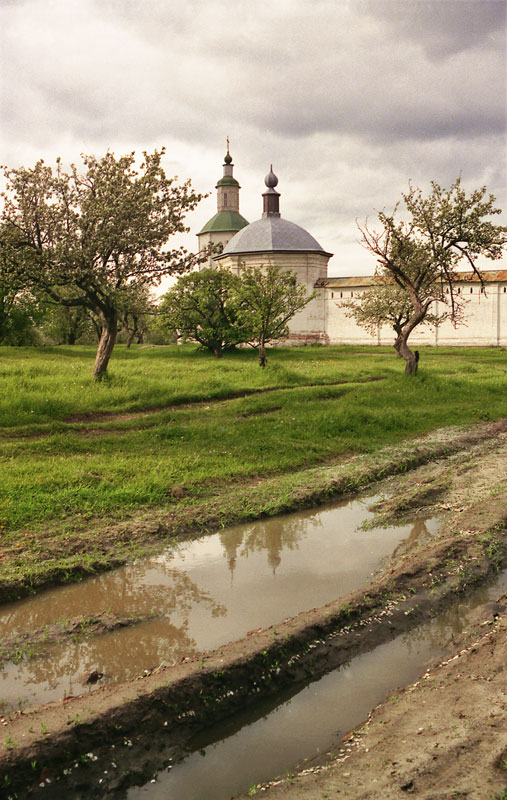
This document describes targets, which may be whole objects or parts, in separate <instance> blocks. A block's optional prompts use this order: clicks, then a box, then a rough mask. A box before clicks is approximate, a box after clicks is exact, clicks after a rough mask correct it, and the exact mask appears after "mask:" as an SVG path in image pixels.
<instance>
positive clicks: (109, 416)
mask: <svg viewBox="0 0 507 800" xmlns="http://www.w3.org/2000/svg"><path fill="white" fill-rule="evenodd" d="M385 380H386V378H385V376H383V375H379V376H376V377H372V378H358V379H357V380H354V381H331V382H329V383H302V384H297V385H294V384H293V383H291V384H288V385H287V386H270V387H268V388H266V389H247V390H245V389H243V390H242V391H241V392H232V393H231V394H227V395H224V396H223V397H207V398H205V399H199V400H190V401H183V402H181V403H178V402H174V403H167V404H166V405H163V406H154V407H153V408H146V409H139V410H138V411H126V412H125V413H123V414H117V413H116V412H114V411H111V412H109V411H101V412H90V413H87V414H73V415H71V416H69V417H65V419H64V420H63V422H65V423H73V422H100V421H101V420H106V421H107V422H123V421H124V420H131V419H138V418H140V417H146V416H149V415H150V414H159V413H160V412H161V411H170V410H174V409H179V408H199V407H200V406H203V405H207V406H208V405H211V404H213V405H217V404H219V403H225V402H227V401H228V400H239V399H241V398H243V397H251V396H252V395H257V394H270V393H272V392H282V391H284V392H287V391H294V389H311V388H316V387H319V386H323V387H325V386H344V385H349V384H350V385H352V386H355V385H356V384H358V383H359V384H361V383H376V382H377V381H385Z"/></svg>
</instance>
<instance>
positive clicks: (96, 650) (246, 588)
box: [0, 497, 438, 708]
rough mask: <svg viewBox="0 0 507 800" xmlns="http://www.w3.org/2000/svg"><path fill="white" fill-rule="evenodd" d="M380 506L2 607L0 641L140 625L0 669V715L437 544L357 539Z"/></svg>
mask: <svg viewBox="0 0 507 800" xmlns="http://www.w3.org/2000/svg"><path fill="white" fill-rule="evenodd" d="M377 499H378V498H375V497H369V498H363V499H359V500H354V501H352V502H348V503H343V502H341V503H338V504H335V505H333V506H328V507H326V508H321V509H319V510H318V511H315V509H312V510H305V511H302V512H299V513H295V514H288V515H285V516H282V517H275V518H272V519H269V520H263V521H257V522H255V523H248V524H245V525H237V526H234V527H231V528H228V529H226V530H224V531H221V532H219V533H216V534H214V535H211V536H206V537H203V538H202V539H199V540H196V541H192V542H187V543H182V544H181V545H180V546H179V547H178V548H177V549H171V550H168V551H166V552H165V553H164V554H162V555H159V556H157V557H155V558H151V559H147V560H143V561H138V562H135V563H133V564H130V565H128V566H125V567H123V568H120V569H117V570H114V571H113V572H109V573H105V574H103V575H99V576H97V577H94V578H90V579H87V580H86V581H83V582H81V583H79V584H73V585H72V586H66V587H58V588H55V589H52V590H48V591H46V592H44V593H42V594H40V595H37V596H35V597H33V598H26V599H24V600H21V601H18V602H16V603H11V604H8V605H4V606H2V607H1V608H0V638H4V637H7V636H8V637H9V638H11V637H12V636H13V635H15V634H16V633H18V634H19V633H22V632H33V631H38V630H39V631H40V630H43V629H44V628H45V626H47V625H51V624H54V623H55V622H57V621H58V620H61V621H62V624H63V622H64V621H66V620H69V619H72V618H74V617H78V616H86V615H93V614H98V613H100V612H105V611H108V612H111V613H112V614H116V615H119V616H122V617H130V616H132V617H134V616H135V617H143V618H146V617H148V619H144V620H143V621H141V622H137V623H135V624H133V625H132V626H130V627H120V628H117V629H116V630H114V631H111V632H107V633H104V634H101V635H99V636H94V637H84V638H79V637H74V639H72V638H71V637H69V641H65V643H57V644H47V643H45V644H42V643H41V644H39V645H37V646H36V647H35V648H34V649H35V650H38V651H39V654H38V655H36V656H34V657H31V658H23V659H22V660H21V661H20V663H18V664H12V663H5V664H4V665H3V666H2V667H1V668H0V699H2V700H3V701H4V707H5V708H12V707H13V706H17V705H20V704H33V703H42V702H48V701H50V700H56V699H60V698H62V697H63V696H64V695H65V694H79V693H81V692H82V691H83V686H82V678H83V675H87V674H89V673H90V672H92V671H93V670H96V669H98V670H99V671H100V672H103V673H104V674H105V676H106V677H105V679H106V680H108V681H124V680H128V679H129V678H132V677H134V676H136V675H140V674H142V672H143V670H144V669H150V668H153V667H156V666H158V665H159V664H161V663H162V662H166V663H168V664H172V663H176V662H178V661H179V660H181V659H182V658H184V657H188V656H193V655H196V654H197V653H199V652H201V651H204V650H210V649H213V648H215V647H218V646H219V645H222V644H224V643H226V642H228V641H233V640H236V639H239V638H241V637H243V636H245V634H246V633H247V632H248V631H250V630H252V629H255V628H259V627H268V626H270V625H272V624H275V623H277V622H280V621H281V620H283V619H285V618H287V617H292V616H294V615H296V614H297V613H298V612H299V611H302V610H308V609H311V608H314V607H319V606H321V605H324V604H325V603H327V602H330V601H332V600H335V599H337V598H339V597H340V596H342V595H344V594H347V593H348V592H350V591H353V590H355V589H357V588H359V587H360V586H362V585H364V583H365V582H366V581H367V580H368V579H369V578H370V575H371V574H372V573H373V572H374V571H375V570H377V569H378V568H379V567H380V566H381V565H382V563H383V562H385V561H386V560H387V559H388V558H389V557H390V556H397V555H400V554H402V553H404V552H408V551H409V550H410V549H411V548H413V547H414V546H415V545H417V544H418V543H421V542H422V541H424V540H425V539H427V538H428V537H430V536H432V535H434V534H435V532H436V531H437V529H438V521H437V520H435V519H432V520H424V519H418V520H416V521H415V522H413V523H412V524H410V525H408V526H400V527H393V528H388V529H381V528H372V529H370V530H362V529H361V528H360V526H361V524H362V523H363V522H368V521H369V520H371V519H372V517H373V515H372V514H371V513H370V512H369V511H368V508H367V506H370V505H372V504H373V503H374V502H375V501H376V500H377Z"/></svg>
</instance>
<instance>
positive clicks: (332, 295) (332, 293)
mask: <svg viewBox="0 0 507 800" xmlns="http://www.w3.org/2000/svg"><path fill="white" fill-rule="evenodd" d="M333 297H334V292H331V300H332V299H333Z"/></svg>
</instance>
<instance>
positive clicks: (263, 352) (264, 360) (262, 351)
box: [259, 339, 268, 369]
mask: <svg viewBox="0 0 507 800" xmlns="http://www.w3.org/2000/svg"><path fill="white" fill-rule="evenodd" d="M267 363H268V359H267V358H266V345H265V344H264V339H261V341H260V344H259V366H260V367H262V368H263V369H264V367H265V366H266V364H267Z"/></svg>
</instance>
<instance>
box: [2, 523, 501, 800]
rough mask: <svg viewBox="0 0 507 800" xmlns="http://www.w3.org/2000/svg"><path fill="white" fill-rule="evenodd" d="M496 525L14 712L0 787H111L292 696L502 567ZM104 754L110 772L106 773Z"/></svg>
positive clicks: (97, 792) (447, 539)
mask: <svg viewBox="0 0 507 800" xmlns="http://www.w3.org/2000/svg"><path fill="white" fill-rule="evenodd" d="M506 533H507V527H506V524H505V521H504V522H503V523H502V522H501V520H498V522H497V525H496V528H495V530H494V531H493V532H491V531H489V532H488V531H487V530H482V531H481V530H480V529H479V528H476V529H475V530H474V531H473V532H462V533H461V534H459V535H456V532H454V534H452V533H448V534H447V535H446V536H444V537H443V538H442V539H441V540H440V541H438V542H436V543H432V544H431V545H429V546H426V547H425V548H424V550H423V552H419V553H416V554H413V555H410V556H406V557H404V558H402V559H401V560H400V561H399V562H398V563H396V564H394V565H392V566H391V567H390V568H389V569H388V570H386V572H384V573H383V574H381V575H379V576H378V577H377V578H376V579H374V580H373V581H372V582H371V583H370V585H369V586H368V587H367V588H366V589H365V590H362V591H358V592H354V593H351V594H349V595H347V596H346V597H343V598H341V599H340V600H339V601H336V602H334V603H331V604H328V605H326V606H324V607H323V608H319V609H312V610H311V611H307V612H302V613H300V614H299V615H298V616H297V617H295V618H292V619H288V620H285V621H284V622H282V623H281V624H279V625H276V626H272V627H270V628H268V629H264V630H258V631H254V632H252V633H251V635H250V636H247V637H245V638H244V639H242V640H241V641H239V642H235V643H231V644H228V645H225V646H223V647H221V648H219V649H217V650H216V651H214V652H212V653H209V654H207V655H204V656H203V657H202V658H200V659H197V658H196V659H194V660H189V661H184V662H183V663H181V664H179V665H177V666H176V667H172V668H169V667H164V666H161V667H160V668H159V669H158V670H156V671H155V672H154V673H153V674H151V675H149V676H148V677H145V678H139V679H137V680H134V681H131V682H128V683H126V684H123V685H121V686H119V687H118V686H117V687H114V688H111V687H107V686H106V687H104V688H103V689H101V690H98V691H96V692H94V693H92V694H91V695H86V694H85V695H84V696H81V697H76V698H70V699H69V700H68V701H67V702H66V703H65V704H63V703H58V704H57V703H54V704H50V705H48V706H45V707H42V708H40V709H32V710H30V711H27V712H25V713H19V712H17V713H16V714H15V715H14V717H13V718H11V719H10V720H9V721H8V725H7V726H6V727H5V732H8V733H9V740H10V742H11V743H12V742H15V743H16V744H15V746H11V747H10V748H9V746H8V747H7V748H4V750H3V753H2V755H1V757H0V763H1V766H2V771H3V772H4V774H7V775H8V780H9V787H12V790H13V792H18V796H19V797H24V796H28V795H27V794H26V793H27V792H28V789H29V788H30V789H33V794H30V796H33V797H38V796H39V793H41V796H47V794H44V790H43V789H42V788H41V787H40V786H39V785H38V784H39V783H40V782H41V781H40V778H41V775H42V777H43V781H42V783H44V781H45V780H46V778H48V779H49V780H50V781H53V780H56V779H58V781H59V782H60V785H61V788H60V791H65V793H66V795H68V796H69V797H75V798H77V797H81V796H83V791H86V796H87V797H106V796H114V793H116V792H120V795H121V793H122V792H123V790H124V789H126V788H127V787H128V786H129V785H134V784H142V783H144V782H145V781H146V780H148V779H149V778H150V777H151V775H153V773H154V771H156V770H158V769H161V768H162V767H163V766H165V765H167V764H170V763H174V761H176V760H178V759H179V758H180V757H181V755H182V748H184V745H185V742H186V741H188V739H189V738H190V737H191V736H192V735H194V734H195V733H196V732H197V731H199V730H201V729H203V728H205V727H207V726H209V725H210V724H213V723H216V721H217V720H219V719H221V718H225V717H227V716H229V715H231V714H233V713H234V712H235V711H237V710H238V709H243V708H245V707H246V706H248V705H255V704H258V703H259V701H260V700H261V699H264V698H269V697H272V698H273V702H276V701H277V700H276V698H277V697H278V698H279V696H280V694H281V693H283V694H284V696H285V697H287V696H290V695H292V694H294V693H296V692H297V691H299V690H300V689H301V688H302V686H304V685H305V684H307V683H309V682H311V681H312V680H315V679H317V678H318V677H320V676H321V675H323V674H325V673H326V672H329V671H330V670H332V669H335V668H336V667H338V666H339V665H341V664H344V663H345V662H347V661H348V660H350V659H351V658H352V657H353V656H355V655H358V654H360V653H362V652H365V651H366V650H370V649H371V648H372V647H375V646H376V645H378V644H380V643H382V642H385V641H389V640H390V639H392V638H394V637H395V636H397V635H399V634H400V633H402V632H404V631H407V630H409V629H411V628H413V627H414V626H415V625H417V624H419V623H420V622H421V621H423V620H425V619H427V618H428V617H430V616H432V615H434V614H435V613H437V612H438V611H439V610H441V609H442V608H443V607H445V605H446V604H448V603H449V602H451V601H452V600H453V599H454V598H456V596H457V595H458V596H459V595H460V594H461V595H464V594H465V593H466V590H467V589H468V588H469V587H470V586H472V585H475V584H477V583H480V582H482V581H484V580H486V579H487V578H488V577H490V576H491V575H493V574H495V573H496V572H497V571H498V570H499V569H501V568H502V567H503V566H505V564H507V537H506ZM429 566H430V569H428V567H429ZM287 693H288V694H287ZM40 731H44V733H41V732H40ZM46 731H47V733H46ZM140 731H142V733H141V734H140V733H139V732H140ZM161 732H162V733H163V736H161V735H160V734H161ZM89 753H92V754H93V756H87V755H86V754H89ZM83 757H84V758H85V760H84V761H83ZM112 758H114V763H115V765H116V768H115V770H114V771H112V772H111V774H110V777H104V774H103V773H104V764H106V763H108V762H111V759H112ZM95 759H96V761H95ZM33 764H35V765H36V766H35V767H33V766H32V765H33ZM74 765H77V766H74ZM64 770H67V771H68V770H70V772H68V773H67V774H64ZM34 773H35V780H34ZM108 774H109V773H108ZM99 775H100V778H99ZM99 780H100V783H99ZM64 787H65V788H64ZM120 795H119V796H120ZM13 796H15V795H13Z"/></svg>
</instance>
